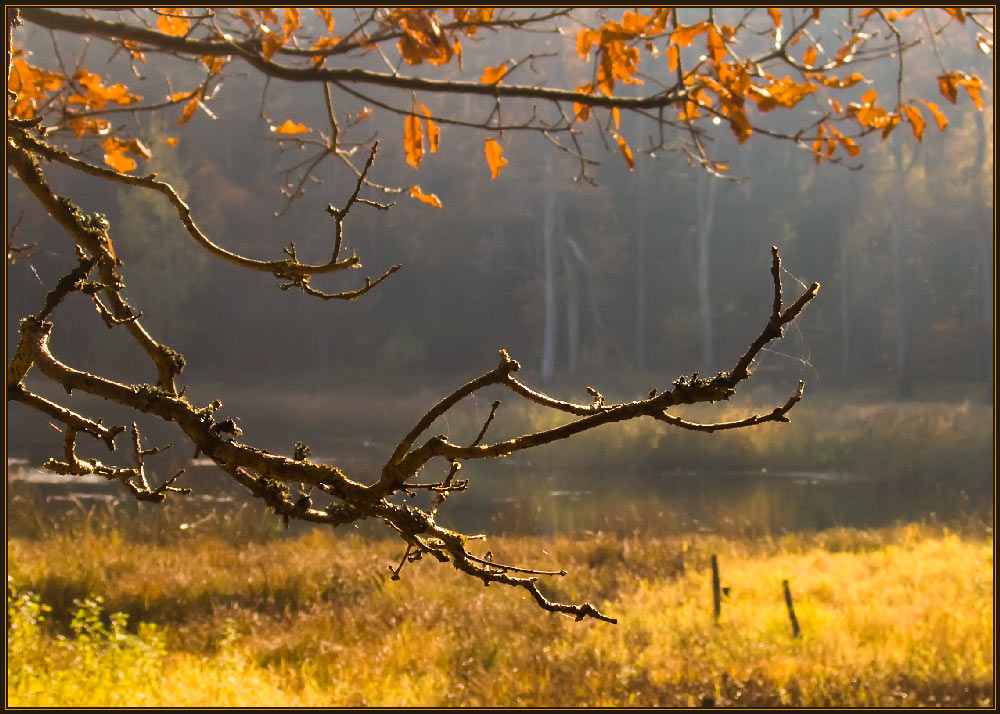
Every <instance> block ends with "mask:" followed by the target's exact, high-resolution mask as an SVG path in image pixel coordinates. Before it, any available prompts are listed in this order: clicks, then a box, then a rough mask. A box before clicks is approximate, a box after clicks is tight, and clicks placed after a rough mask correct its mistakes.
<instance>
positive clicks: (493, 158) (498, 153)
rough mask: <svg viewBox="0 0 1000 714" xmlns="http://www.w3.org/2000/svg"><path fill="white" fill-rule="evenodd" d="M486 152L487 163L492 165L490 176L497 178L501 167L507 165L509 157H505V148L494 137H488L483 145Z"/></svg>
mask: <svg viewBox="0 0 1000 714" xmlns="http://www.w3.org/2000/svg"><path fill="white" fill-rule="evenodd" d="M483 149H484V151H485V152H486V163H487V164H489V167H490V177H491V178H494V179H495V178H496V177H497V176H499V175H500V169H502V168H503V167H504V166H506V165H507V159H505V158H504V157H503V148H502V147H501V146H500V144H498V143H497V142H496V141H495V140H493V139H487V140H486V145H485V146H484V147H483Z"/></svg>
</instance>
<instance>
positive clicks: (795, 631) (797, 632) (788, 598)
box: [781, 580, 802, 637]
mask: <svg viewBox="0 0 1000 714" xmlns="http://www.w3.org/2000/svg"><path fill="white" fill-rule="evenodd" d="M781 587H782V588H784V590H785V607H787V608H788V619H789V620H791V621H792V637H802V630H801V629H800V628H799V620H798V618H797V617H795V608H794V607H792V591H791V590H790V589H789V587H788V580H782V581H781Z"/></svg>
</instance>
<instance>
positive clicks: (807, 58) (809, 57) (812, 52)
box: [802, 47, 816, 67]
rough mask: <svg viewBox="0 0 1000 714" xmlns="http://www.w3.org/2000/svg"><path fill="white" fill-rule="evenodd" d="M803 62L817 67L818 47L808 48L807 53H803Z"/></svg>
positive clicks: (808, 65) (807, 65)
mask: <svg viewBox="0 0 1000 714" xmlns="http://www.w3.org/2000/svg"><path fill="white" fill-rule="evenodd" d="M802 64H804V65H805V66H806V67H815V66H816V48H815V47H810V48H809V49H807V50H806V52H805V54H804V55H802Z"/></svg>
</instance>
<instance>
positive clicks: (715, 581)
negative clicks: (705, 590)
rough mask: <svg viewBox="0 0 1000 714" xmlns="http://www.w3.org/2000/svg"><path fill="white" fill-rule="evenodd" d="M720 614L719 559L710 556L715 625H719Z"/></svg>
mask: <svg viewBox="0 0 1000 714" xmlns="http://www.w3.org/2000/svg"><path fill="white" fill-rule="evenodd" d="M721 614H722V587H721V585H720V581H719V559H718V557H716V556H715V554H713V555H712V617H713V618H715V624H716V625H718V624H719V615H721Z"/></svg>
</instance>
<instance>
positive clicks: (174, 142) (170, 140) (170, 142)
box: [163, 136, 180, 148]
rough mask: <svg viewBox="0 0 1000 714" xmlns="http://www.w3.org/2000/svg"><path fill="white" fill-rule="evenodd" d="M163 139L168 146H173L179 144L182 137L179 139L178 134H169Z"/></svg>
mask: <svg viewBox="0 0 1000 714" xmlns="http://www.w3.org/2000/svg"><path fill="white" fill-rule="evenodd" d="M163 141H164V142H165V143H166V145H167V146H169V147H171V148H173V147H175V146H177V142H179V141H180V139H178V138H177V137H176V136H168V137H167V138H166V139H164V140H163Z"/></svg>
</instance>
